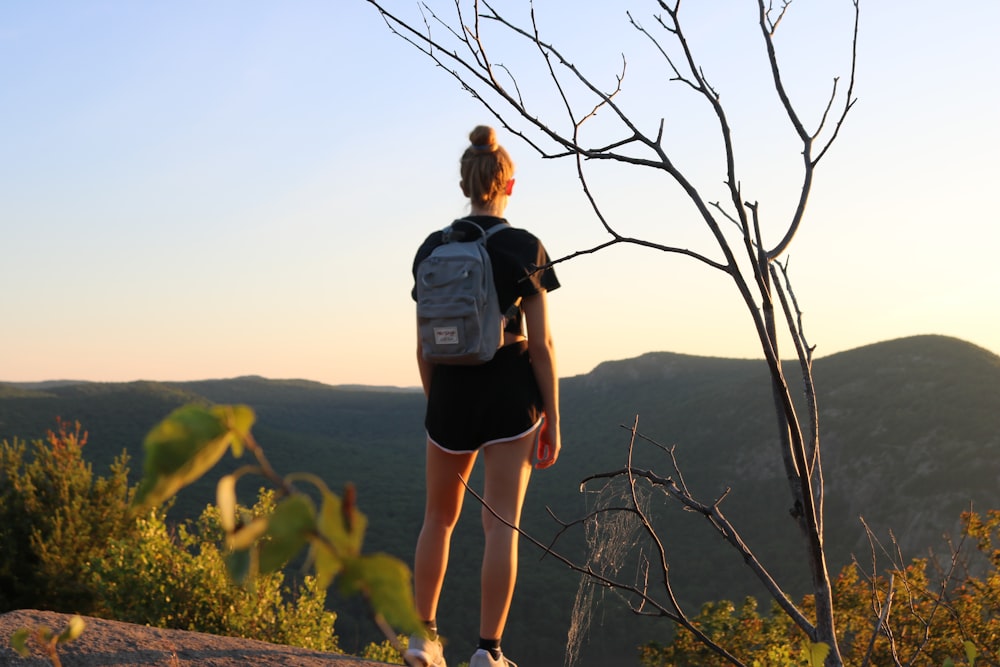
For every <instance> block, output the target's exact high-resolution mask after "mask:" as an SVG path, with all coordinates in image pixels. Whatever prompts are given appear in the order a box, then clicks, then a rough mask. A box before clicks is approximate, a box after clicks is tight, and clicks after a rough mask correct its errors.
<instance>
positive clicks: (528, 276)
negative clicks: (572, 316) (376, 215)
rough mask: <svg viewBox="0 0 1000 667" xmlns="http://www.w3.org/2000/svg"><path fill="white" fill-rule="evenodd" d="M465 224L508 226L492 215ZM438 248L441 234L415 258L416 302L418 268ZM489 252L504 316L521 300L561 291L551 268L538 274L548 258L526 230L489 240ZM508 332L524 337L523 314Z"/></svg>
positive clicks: (430, 238) (474, 217)
mask: <svg viewBox="0 0 1000 667" xmlns="http://www.w3.org/2000/svg"><path fill="white" fill-rule="evenodd" d="M462 220H471V221H472V222H474V223H476V224H477V225H479V226H480V227H482V228H483V230H487V229H489V228H491V227H493V226H494V225H498V224H503V223H504V222H506V220H504V219H503V218H495V217H493V216H490V215H470V216H466V217H465V218H462ZM460 225H461V222H458V223H457V226H460ZM473 229H474V228H473ZM473 238H476V237H473ZM439 245H441V232H440V231H436V232H433V233H432V234H430V235H429V236H428V237H427V239H426V240H424V242H423V243H422V244H421V245H420V248H419V249H418V250H417V254H416V256H415V257H414V258H413V276H414V285H413V290H412V291H411V295H412V296H413V300H414V301H416V299H417V286H416V275H417V265H418V264H420V262H421V261H423V260H424V258H426V257H427V256H428V255H430V254H431V252H432V251H433V250H434V248H436V247H438V246H439ZM486 251H487V252H488V253H489V254H490V263H491V264H492V265H493V283H494V284H495V285H496V288H497V299H498V300H499V301H500V310H501V311H503V312H506V311H507V309H508V308H510V306H511V304H513V303H514V300H515V299H516V298H517V297H519V296H521V297H528V296H532V295H535V294H538V293H540V292H543V291H545V292H551V291H552V290H554V289H556V288H558V287H559V279H558V278H556V272H555V270H553V268H552V267H549V268H547V269H542V270H541V271H535V268H536V267H539V266H544V265H546V264H548V263H549V254H548V253H547V252H545V248H544V247H543V246H542V242H541V241H539V240H538V239H537V238H536V237H535V236H534V235H533V234H532V233H531V232H529V231H527V230H525V229H518V228H516V227H511V228H509V229H503V230H500V231H498V232H496V233H495V234H494V235H493V236H491V237H490V238H489V239H488V240H487V242H486ZM507 331H510V332H512V333H521V317H520V312H519V313H518V317H515V318H511V321H510V323H508V325H507Z"/></svg>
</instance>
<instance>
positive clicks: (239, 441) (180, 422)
mask: <svg viewBox="0 0 1000 667" xmlns="http://www.w3.org/2000/svg"><path fill="white" fill-rule="evenodd" d="M253 422H254V413H253V410H251V409H250V408H248V407H247V406H245V405H233V406H225V405H222V406H214V407H211V408H206V407H203V406H199V405H187V406H184V407H180V408H178V409H176V410H174V411H173V412H172V413H171V414H170V415H169V416H168V417H167V418H166V419H164V420H163V421H162V422H160V423H159V424H157V425H156V426H154V427H153V429H152V430H151V431H150V432H149V434H148V435H147V436H146V440H145V442H144V443H143V447H144V449H145V452H146V459H145V465H144V471H143V472H144V474H143V479H142V481H141V482H140V483H139V489H138V491H137V492H136V496H135V500H134V501H133V505H134V506H135V507H139V508H142V507H149V506H153V507H155V506H158V505H160V504H162V503H163V502H164V501H166V500H168V499H169V498H171V497H172V496H173V495H174V494H176V493H177V492H178V491H180V490H181V489H182V488H184V487H185V486H187V485H188V484H190V483H191V482H194V481H195V480H197V479H198V478H199V477H201V476H202V475H203V474H205V472H207V471H208V470H209V469H211V468H212V466H214V465H215V464H216V463H217V462H218V461H219V459H220V458H222V455H223V454H225V452H226V449H227V448H228V447H229V446H230V445H232V447H233V454H234V455H238V454H240V453H242V451H243V449H242V447H243V442H244V441H245V440H246V439H247V438H248V437H249V434H250V427H251V426H252V425H253Z"/></svg>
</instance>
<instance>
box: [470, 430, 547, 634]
mask: <svg viewBox="0 0 1000 667" xmlns="http://www.w3.org/2000/svg"><path fill="white" fill-rule="evenodd" d="M534 440H535V435H534V432H532V433H530V434H528V435H526V436H524V437H523V438H520V439H518V440H515V441H512V442H509V443H497V444H493V445H489V446H487V447H485V448H484V450H483V456H484V457H485V460H486V486H485V489H484V493H483V497H484V499H485V500H486V504H487V505H488V506H489V507H491V508H492V509H493V511H495V512H496V513H497V514H498V515H500V516H501V517H503V518H504V519H505V520H507V521H508V522H510V523H511V524H513V525H515V526H517V525H520V521H521V507H522V506H523V505H524V494H525V492H526V491H527V489H528V480H529V478H530V477H531V447H532V445H533V443H534ZM483 531H484V533H485V535H486V547H485V549H484V551H483V570H482V599H481V610H480V618H479V635H480V636H481V637H484V638H486V639H500V638H501V636H502V635H503V630H504V626H506V624H507V613H508V612H509V611H510V602H511V599H512V598H513V597H514V584H515V583H516V581H517V542H518V540H517V538H518V535H517V532H516V531H514V530H513V529H511V528H510V527H508V526H507V525H505V524H504V523H503V522H501V521H499V520H498V519H497V518H496V517H495V516H493V513H492V512H490V510H489V509H487V508H486V507H484V508H483Z"/></svg>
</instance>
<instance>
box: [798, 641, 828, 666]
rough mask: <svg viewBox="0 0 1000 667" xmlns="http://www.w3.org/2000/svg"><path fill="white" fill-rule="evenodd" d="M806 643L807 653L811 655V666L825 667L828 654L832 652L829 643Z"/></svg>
mask: <svg viewBox="0 0 1000 667" xmlns="http://www.w3.org/2000/svg"><path fill="white" fill-rule="evenodd" d="M804 643H805V649H806V654H807V655H808V656H809V667H823V663H824V662H825V661H826V656H828V655H829V654H830V646H829V644H825V643H824V642H817V643H815V644H813V643H811V642H809V641H806V642H804Z"/></svg>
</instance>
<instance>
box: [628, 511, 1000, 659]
mask: <svg viewBox="0 0 1000 667" xmlns="http://www.w3.org/2000/svg"><path fill="white" fill-rule="evenodd" d="M962 522H963V525H964V528H963V535H964V537H965V539H967V540H971V541H972V542H973V543H974V544H975V547H976V552H975V553H973V554H971V555H968V556H967V555H965V554H963V553H962V549H961V546H959V547H958V548H956V549H954V550H953V553H952V554H951V556H950V558H949V559H948V560H947V561H946V562H944V563H939V562H936V561H934V560H931V559H928V558H916V559H913V560H912V561H910V562H909V563H906V564H900V563H895V564H893V565H892V567H890V568H889V569H888V570H887V571H886V572H885V574H884V575H879V576H874V577H873V576H868V575H865V574H864V573H863V572H862V571H861V570H860V568H859V567H858V566H857V565H849V566H847V567H845V568H844V569H843V570H842V571H841V572H840V575H839V576H838V577H837V579H836V580H835V581H834V587H833V594H834V607H835V611H836V615H837V616H836V618H837V634H838V638H839V640H840V649H841V653H842V655H843V657H844V661H845V663H846V664H862V663H863V662H864V661H865V659H866V658H867V660H868V663H867V664H872V665H890V664H900V663H901V664H927V665H953V664H956V660H955V656H964V658H965V660H966V661H967V662H968V664H970V665H971V664H980V663H978V662H977V660H978V659H980V658H981V659H982V660H983V661H984V664H991V665H995V664H998V662H1000V655H998V653H997V637H1000V548H998V545H997V542H998V541H1000V510H990V511H988V512H987V513H986V515H985V516H983V515H980V514H978V513H976V512H966V513H964V514H963V515H962ZM897 554H898V552H897ZM890 587H891V590H892V598H891V604H890V606H889V612H890V613H888V614H887V616H886V619H885V623H884V624H883V626H882V628H881V631H880V632H878V633H877V634H874V633H875V627H876V623H877V621H878V616H879V613H880V612H881V611H882V610H883V609H884V608H885V604H886V600H887V599H888V592H889V590H890ZM802 608H803V609H805V610H811V609H812V604H811V599H810V597H808V596H807V597H806V598H805V599H804V600H803V603H802ZM693 621H694V623H695V625H696V626H698V627H699V628H700V629H701V630H702V631H703V632H705V634H707V635H708V636H709V637H711V638H712V639H713V640H715V641H716V643H718V644H720V645H722V646H725V647H727V648H728V649H730V650H731V651H732V652H733V653H734V654H735V655H736V656H738V657H741V658H743V659H748V660H749V662H748V664H751V665H758V664H760V665H768V666H769V667H772V666H774V667H788V666H791V665H802V664H808V659H809V658H808V655H807V654H808V651H809V648H810V645H809V644H808V642H806V641H805V637H804V635H803V633H802V631H801V630H800V629H798V628H797V627H796V626H795V625H793V624H792V623H791V622H790V621H789V620H788V618H787V616H785V615H784V614H782V613H780V611H777V610H772V613H771V614H770V615H769V616H761V615H759V614H758V613H757V604H756V601H755V600H753V598H748V599H747V601H746V602H744V604H743V606H742V607H740V609H739V610H737V609H736V607H735V605H733V604H732V603H731V602H729V601H726V600H723V601H720V602H712V603H708V604H706V605H704V606H703V607H702V610H701V613H699V614H698V616H696V617H695V618H694V619H693ZM639 659H640V662H641V664H642V665H643V667H666V666H667V665H681V664H682V665H689V666H691V667H695V666H699V667H704V666H715V665H728V664H730V663H729V662H728V661H727V660H725V659H723V658H722V657H720V656H718V655H716V654H714V653H712V652H711V651H710V650H709V649H708V648H707V647H705V646H704V645H702V644H701V643H699V642H698V641H697V640H696V639H694V637H693V636H692V635H691V633H688V632H682V631H678V633H677V635H676V637H675V638H674V639H673V640H672V641H671V642H670V643H668V644H666V645H661V644H657V643H649V644H646V645H645V646H642V647H640V648H639ZM960 659H961V658H960ZM957 664H961V663H957Z"/></svg>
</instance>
